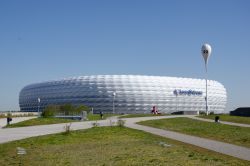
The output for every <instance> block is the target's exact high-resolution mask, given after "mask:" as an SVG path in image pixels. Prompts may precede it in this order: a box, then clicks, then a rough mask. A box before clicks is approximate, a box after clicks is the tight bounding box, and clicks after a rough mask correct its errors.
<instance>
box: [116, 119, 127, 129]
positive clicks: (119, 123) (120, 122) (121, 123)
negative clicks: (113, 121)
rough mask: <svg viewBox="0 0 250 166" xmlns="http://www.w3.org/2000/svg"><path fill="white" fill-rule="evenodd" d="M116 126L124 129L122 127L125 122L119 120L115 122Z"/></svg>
mask: <svg viewBox="0 0 250 166" xmlns="http://www.w3.org/2000/svg"><path fill="white" fill-rule="evenodd" d="M117 125H118V126H119V127H124V125H125V120H122V119H119V120H118V121H117Z"/></svg>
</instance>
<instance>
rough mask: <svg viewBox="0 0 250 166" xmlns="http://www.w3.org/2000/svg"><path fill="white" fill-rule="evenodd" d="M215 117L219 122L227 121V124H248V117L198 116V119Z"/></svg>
mask: <svg viewBox="0 0 250 166" xmlns="http://www.w3.org/2000/svg"><path fill="white" fill-rule="evenodd" d="M215 116H219V117H220V121H227V122H234V123H243V124H250V117H241V116H231V115H225V114H223V115H208V116H206V115H201V116H198V117H199V118H205V119H213V120H214V118H215Z"/></svg>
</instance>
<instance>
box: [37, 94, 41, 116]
mask: <svg viewBox="0 0 250 166" xmlns="http://www.w3.org/2000/svg"><path fill="white" fill-rule="evenodd" d="M37 102H38V103H37V112H38V116H40V110H39V109H40V102H41V99H40V98H39V97H38V98H37Z"/></svg>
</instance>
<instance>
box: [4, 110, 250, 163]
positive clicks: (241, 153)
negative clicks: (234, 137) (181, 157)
mask: <svg viewBox="0 0 250 166" xmlns="http://www.w3.org/2000/svg"><path fill="white" fill-rule="evenodd" d="M176 117H193V116H192V115H174V116H156V117H140V118H124V120H125V121H126V123H125V125H126V126H127V127H129V128H133V129H138V130H142V131H145V132H149V133H152V134H155V135H159V136H163V137H166V138H170V139H174V140H178V141H181V142H184V143H188V144H192V145H195V146H199V147H201V148H205V149H209V150H212V151H216V152H219V153H222V154H226V155H230V156H234V157H237V158H240V159H243V160H248V161H250V149H249V148H245V147H240V146H236V145H232V144H227V143H223V142H219V141H214V140H209V139H205V138H200V137H195V136H190V135H185V134H181V133H177V132H172V131H167V130H162V129H156V128H152V127H147V126H142V125H138V124H135V123H136V122H139V121H145V120H153V119H164V118H176ZM115 121H117V119H114V118H110V119H107V120H100V121H97V123H99V125H100V126H110V125H112V124H113V122H115ZM95 122H96V121H87V122H74V123H72V124H71V130H79V129H87V128H91V127H93V123H95ZM66 124H69V123H63V124H53V125H41V126H31V127H22V128H9V129H7V128H6V129H1V130H0V143H6V142H9V141H14V140H20V139H24V138H29V137H34V136H40V135H47V134H54V133H60V132H63V131H65V129H64V127H65V125H66Z"/></svg>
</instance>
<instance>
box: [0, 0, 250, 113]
mask: <svg viewBox="0 0 250 166" xmlns="http://www.w3.org/2000/svg"><path fill="white" fill-rule="evenodd" d="M249 9H250V1H247V0H245V1H243V0H234V1H232V0H224V1H223V0H221V1H216V0H211V1H203V0H199V1H198V0H190V1H184V0H182V1H181V0H162V1H161V0H123V1H122V0H120V1H117V0H113V1H111V0H91V1H90V0H89V1H83V0H79V1H76V0H72V1H70V0H67V1H63V0H48V1H46V0H42V1H33V0H16V1H15V0H11V1H9V0H2V1H0V76H1V81H0V92H1V93H0V110H1V111H5V110H18V109H19V106H18V95H19V92H20V90H21V89H22V88H23V87H24V86H25V85H27V84H30V83H36V82H40V81H47V80H54V79H60V78H64V77H70V76H79V75H91V74H140V75H160V76H180V77H194V78H204V77H205V73H204V72H205V69H204V61H203V59H202V56H201V54H200V49H201V45H202V44H203V43H205V42H207V43H210V44H211V45H212V49H213V51H212V55H211V57H210V59H209V64H208V78H209V79H213V80H217V81H219V82H221V83H222V84H223V85H224V86H225V88H226V89H227V92H228V104H227V110H228V111H229V110H232V109H234V108H237V107H240V106H250V103H249V94H250V88H249V85H250V77H249V72H250V67H249V62H250V51H249V49H250V31H249V30H250V10H249Z"/></svg>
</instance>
